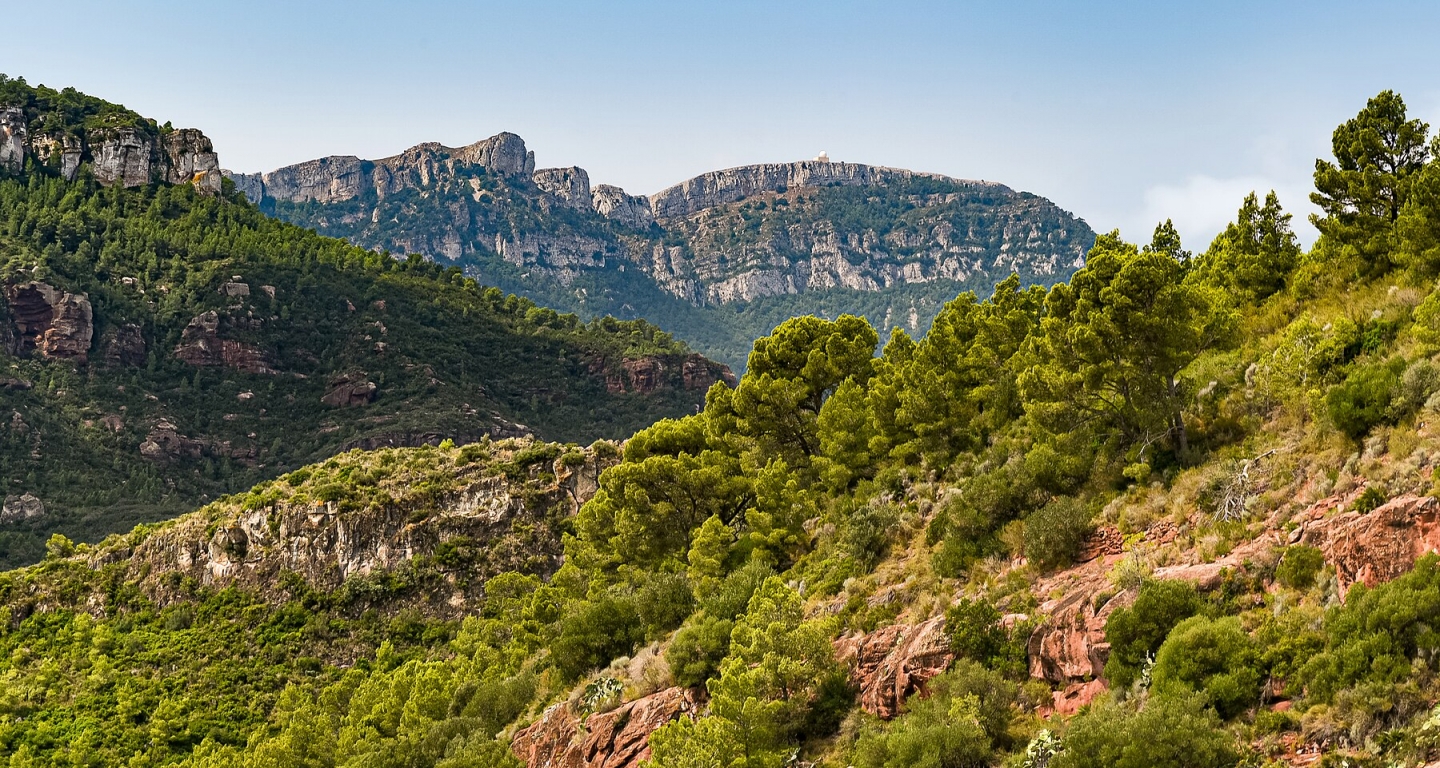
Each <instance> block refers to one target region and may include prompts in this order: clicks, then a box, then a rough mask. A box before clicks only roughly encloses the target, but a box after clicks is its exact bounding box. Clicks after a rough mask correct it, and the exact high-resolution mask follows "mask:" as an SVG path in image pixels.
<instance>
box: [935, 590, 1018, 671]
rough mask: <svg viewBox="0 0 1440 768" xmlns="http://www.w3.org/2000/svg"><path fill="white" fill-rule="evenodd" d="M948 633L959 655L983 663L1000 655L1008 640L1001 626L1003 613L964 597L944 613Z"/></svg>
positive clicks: (979, 601) (953, 648)
mask: <svg viewBox="0 0 1440 768" xmlns="http://www.w3.org/2000/svg"><path fill="white" fill-rule="evenodd" d="M945 632H946V634H948V635H950V648H951V649H952V650H954V651H955V655H956V656H958V657H960V658H962V659H973V660H975V661H979V662H982V663H983V662H986V661H989V660H990V659H992V658H994V657H995V656H997V655H999V654H1000V653H1001V652H1002V651H1003V649H1004V647H1005V642H1006V641H1007V640H1008V639H1009V637H1008V636H1007V635H1006V634H1005V630H1004V628H1003V627H1001V626H1000V611H999V610H998V609H997V608H996V607H995V606H993V605H991V604H990V603H987V602H985V601H984V600H968V599H965V598H961V600H960V602H958V603H956V604H955V606H954V607H952V608H951V609H950V610H948V611H946V612H945Z"/></svg>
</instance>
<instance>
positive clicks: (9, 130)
mask: <svg viewBox="0 0 1440 768" xmlns="http://www.w3.org/2000/svg"><path fill="white" fill-rule="evenodd" d="M26 136H27V131H26V125H25V111H24V110H22V109H20V108H19V107H0V168H3V169H6V170H9V171H16V172H19V171H23V170H25V139H26Z"/></svg>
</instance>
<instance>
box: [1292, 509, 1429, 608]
mask: <svg viewBox="0 0 1440 768" xmlns="http://www.w3.org/2000/svg"><path fill="white" fill-rule="evenodd" d="M1326 511H1327V510H1326V509H1323V508H1322V509H1315V510H1313V511H1309V512H1307V513H1305V516H1304V517H1303V518H1302V519H1301V521H1300V527H1299V528H1297V529H1296V531H1295V532H1294V533H1293V534H1292V535H1291V539H1292V540H1293V541H1297V542H1299V543H1302V544H1308V545H1311V546H1314V547H1319V548H1320V549H1321V551H1323V552H1324V553H1325V560H1326V562H1328V563H1330V564H1332V565H1334V566H1335V575H1336V577H1337V581H1338V582H1339V587H1340V594H1341V595H1342V596H1343V595H1344V594H1345V593H1346V592H1347V591H1348V590H1349V589H1350V586H1351V585H1352V584H1355V583H1356V582H1359V583H1361V584H1365V585H1366V586H1371V587H1373V586H1375V585H1376V584H1381V583H1383V582H1386V581H1390V580H1391V579H1394V578H1396V577H1397V576H1401V575H1403V574H1405V573H1406V572H1408V571H1409V570H1410V569H1411V568H1413V567H1415V561H1416V560H1417V559H1418V558H1419V557H1420V556H1421V555H1424V554H1427V553H1430V552H1440V501H1437V500H1436V499H1434V498H1432V497H1429V496H1412V495H1408V494H1407V495H1405V496H1397V497H1396V498H1393V499H1391V500H1390V501H1388V502H1386V503H1385V504H1383V505H1381V506H1380V507H1378V508H1376V509H1375V510H1373V511H1371V512H1366V513H1361V512H1356V511H1353V510H1352V511H1350V512H1343V513H1341V514H1338V515H1335V516H1333V517H1328V518H1327V517H1324V515H1325V513H1326Z"/></svg>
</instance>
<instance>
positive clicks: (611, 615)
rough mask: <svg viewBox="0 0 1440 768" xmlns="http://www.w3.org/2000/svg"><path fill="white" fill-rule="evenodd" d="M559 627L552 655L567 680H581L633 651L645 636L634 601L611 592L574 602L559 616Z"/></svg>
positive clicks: (553, 642)
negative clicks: (590, 599)
mask: <svg viewBox="0 0 1440 768" xmlns="http://www.w3.org/2000/svg"><path fill="white" fill-rule="evenodd" d="M559 630H560V631H559V633H558V635H557V636H556V637H555V639H554V640H553V641H552V642H551V643H550V658H551V659H552V660H553V661H554V663H555V668H556V669H557V670H559V672H560V674H561V675H562V676H563V677H564V678H565V679H566V680H578V679H579V678H580V677H582V676H583V675H584V674H585V673H586V672H589V671H590V670H592V669H597V668H599V667H601V666H604V665H605V664H607V663H608V662H609V661H610V660H611V659H613V658H615V657H617V656H623V655H625V654H628V653H630V652H631V651H632V650H634V649H635V644H636V643H638V642H640V639H641V638H642V637H643V636H644V631H643V628H642V627H641V623H640V616H639V613H638V612H637V611H636V610H635V606H634V604H633V603H632V602H631V601H630V600H626V599H617V598H613V597H609V596H606V597H602V598H600V599H599V600H594V601H589V600H586V601H581V602H579V603H577V604H576V605H574V606H572V607H571V609H570V610H569V611H568V612H567V613H566V615H565V616H564V617H563V618H562V619H560V625H559Z"/></svg>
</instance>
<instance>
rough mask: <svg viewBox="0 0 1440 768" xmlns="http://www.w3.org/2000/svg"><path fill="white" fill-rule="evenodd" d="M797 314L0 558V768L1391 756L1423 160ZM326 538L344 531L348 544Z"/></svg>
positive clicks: (1430, 572)
mask: <svg viewBox="0 0 1440 768" xmlns="http://www.w3.org/2000/svg"><path fill="white" fill-rule="evenodd" d="M1428 133H1429V129H1428V126H1426V125H1424V124H1423V123H1421V122H1419V121H1416V120H1411V119H1409V118H1408V117H1407V115H1406V111H1405V107H1404V103H1403V101H1401V99H1400V98H1399V97H1398V96H1397V95H1395V94H1393V93H1390V92H1385V93H1382V94H1380V95H1379V96H1377V97H1376V98H1375V99H1372V100H1371V101H1370V102H1369V104H1368V105H1367V106H1366V107H1365V109H1364V110H1362V111H1361V112H1360V113H1359V114H1358V115H1357V116H1356V117H1355V118H1354V119H1353V120H1350V121H1347V122H1346V123H1345V124H1344V125H1342V126H1340V127H1339V128H1338V129H1336V131H1335V133H1334V143H1333V147H1334V157H1333V159H1328V160H1322V161H1320V162H1319V163H1317V169H1316V175H1315V182H1316V190H1315V193H1314V198H1313V199H1314V200H1315V202H1316V203H1317V205H1319V206H1320V208H1321V209H1322V211H1324V214H1323V215H1322V216H1318V217H1317V218H1316V222H1315V223H1316V225H1317V227H1318V228H1319V230H1320V232H1321V235H1320V239H1319V240H1318V242H1317V243H1316V245H1315V246H1314V247H1313V248H1312V249H1310V250H1309V251H1304V250H1302V249H1301V248H1300V247H1299V245H1298V244H1297V242H1296V240H1295V238H1294V235H1293V234H1292V232H1291V229H1290V218H1289V215H1288V214H1286V213H1285V212H1284V210H1283V209H1282V208H1281V206H1280V202H1279V201H1278V200H1277V199H1276V198H1275V197H1274V196H1273V195H1253V196H1251V197H1249V198H1247V199H1246V200H1244V201H1243V202H1242V203H1241V205H1240V208H1239V212H1238V215H1237V217H1236V220H1235V221H1234V222H1233V223H1232V224H1231V225H1230V226H1229V227H1227V229H1226V230H1225V231H1224V232H1223V233H1222V234H1220V235H1219V236H1218V237H1217V238H1216V239H1215V240H1214V242H1212V243H1211V244H1209V246H1208V247H1206V248H1205V249H1204V250H1203V251H1201V252H1199V253H1191V252H1188V251H1186V250H1185V249H1184V248H1182V244H1181V243H1180V241H1179V238H1178V237H1177V236H1176V235H1175V231H1174V229H1173V227H1171V226H1169V225H1168V224H1162V225H1160V226H1159V227H1157V229H1156V230H1155V232H1154V233H1153V237H1152V238H1151V239H1150V242H1148V243H1145V244H1143V245H1138V244H1134V243H1130V242H1127V241H1126V240H1125V239H1123V238H1122V237H1121V236H1120V234H1119V233H1111V234H1108V235H1103V236H1101V237H1100V238H1099V239H1098V240H1097V242H1096V244H1095V247H1094V248H1092V249H1091V251H1090V252H1089V255H1088V257H1087V260H1086V266H1085V267H1084V268H1083V269H1081V270H1079V271H1078V272H1077V273H1076V274H1075V276H1074V277H1073V278H1072V279H1071V280H1070V281H1069V282H1068V283H1066V284H1061V285H1057V286H1055V287H1053V288H1050V289H1048V290H1046V289H1043V288H1039V287H1029V288H1026V287H1022V286H1021V284H1020V281H1019V280H1018V279H1015V278H1011V279H1009V280H1006V281H1004V282H1003V283H1001V284H1000V285H999V286H998V287H997V288H996V290H995V291H994V293H993V295H992V296H991V297H990V298H988V299H985V300H980V299H979V298H977V297H975V296H973V295H969V294H966V295H962V296H959V297H957V298H956V299H954V300H953V301H951V302H949V303H948V304H947V305H946V307H945V308H944V310H943V311H942V312H941V313H940V315H939V316H938V317H937V319H936V321H935V324H934V326H933V328H932V329H931V331H930V333H929V334H927V335H926V336H925V337H924V338H923V339H919V340H916V339H912V338H911V337H910V336H909V335H908V334H906V333H905V332H903V331H896V332H894V333H892V334H891V336H890V338H889V339H888V341H887V342H886V343H885V344H884V346H883V348H882V349H880V350H879V354H878V355H877V354H876V352H877V347H879V346H880V334H879V333H878V332H877V331H876V329H875V328H873V327H872V326H871V325H870V324H869V323H867V322H866V321H864V320H862V319H860V318H856V317H852V316H844V317H840V318H838V319H836V320H825V319H820V318H814V317H801V318H795V319H792V320H789V321H787V322H785V323H783V324H782V325H780V326H779V327H778V328H776V329H775V330H774V332H773V333H771V334H770V335H768V336H767V337H765V338H762V339H760V340H759V341H757V342H756V344H755V346H754V349H753V350H752V352H751V354H750V358H749V365H748V368H747V371H746V374H745V376H744V378H743V379H742V380H741V381H740V383H739V385H738V387H736V388H734V389H731V388H729V387H726V386H723V385H715V386H713V387H711V388H710V390H709V392H708V396H707V400H706V404H705V406H704V408H703V410H702V411H701V412H699V413H696V414H692V415H688V416H684V417H682V418H676V419H667V420H662V421H659V422H657V423H656V424H654V425H653V426H651V427H649V428H647V429H645V430H642V431H641V432H639V433H637V434H636V435H635V436H634V437H632V438H631V439H629V440H628V441H626V442H625V443H624V444H623V446H616V445H614V444H610V443H604V442H602V443H596V444H593V445H591V446H589V447H588V448H581V447H579V446H576V445H559V444H545V443H538V442H534V441H530V440H515V439H502V440H491V439H485V440H480V441H477V442H476V443H475V444H472V445H468V446H464V447H460V446H456V445H455V444H453V443H448V442H447V443H443V444H441V445H439V446H425V447H419V448H403V449H384V450H379V451H371V452H365V451H356V452H352V453H348V454H345V455H343V456H339V457H336V458H334V459H331V460H329V461H326V462H324V463H322V464H318V465H314V466H309V467H305V468H302V469H298V470H295V471H292V472H290V473H288V474H287V475H285V476H283V477H280V478H278V479H276V480H273V481H270V482H267V483H263V484H261V485H258V486H257V487H255V488H253V489H252V490H250V491H249V492H246V493H243V494H234V495H231V496H228V497H226V498H223V499H220V500H218V501H216V502H214V503H213V504H211V505H208V506H206V507H204V508H202V509H200V510H199V511H197V512H195V513H193V514H191V515H187V516H184V517H182V518H180V519H178V520H175V521H172V522H169V523H166V524H162V525H159V526H142V527H140V528H137V529H136V530H135V531H133V532H131V533H130V534H128V535H116V536H113V537H111V538H110V539H108V540H106V541H104V542H101V543H99V544H97V545H82V546H76V545H74V544H73V543H72V542H70V541H68V540H66V539H64V538H63V537H58V536H57V537H54V538H52V539H51V540H50V542H49V545H48V548H47V550H48V553H47V557H46V559H45V561H44V562H43V563H41V564H40V565H38V566H35V567H32V568H28V569H24V570H20V571H15V572H11V573H9V574H6V575H5V576H4V578H3V580H0V597H3V600H4V602H5V604H6V607H7V609H8V611H9V622H8V624H7V625H6V626H7V629H6V631H5V632H4V634H3V635H0V649H3V652H0V681H3V689H0V750H3V751H4V754H7V755H9V756H10V757H11V760H12V763H13V764H17V765H74V764H86V762H87V761H89V762H90V763H92V764H115V763H119V762H125V763H126V764H129V765H134V766H145V765H170V764H174V765H193V766H231V765H240V766H290V765H316V766H361V765H364V766H397V768H398V767H399V766H407V767H410V766H432V765H433V766H444V767H445V768H459V767H460V766H487V767H488V766H512V767H513V766H518V765H521V764H524V765H527V766H528V768H541V767H542V766H556V765H564V766H586V767H587V768H589V767H591V766H635V765H645V766H647V768H648V767H650V766H653V768H682V767H683V768H698V767H701V766H715V767H716V768H731V767H733V766H744V767H745V768H760V767H761V766H766V767H770V766H774V767H775V768H779V767H780V766H786V765H799V764H811V765H824V766H836V767H837V768H839V767H840V766H857V767H859V768H901V767H902V766H915V765H922V766H925V765H928V766H988V765H1013V766H1025V767H1026V768H1040V767H1042V766H1050V767H1052V768H1113V767H1114V766H1122V767H1123V768H1132V767H1133V768H1141V767H1142V766H1181V767H1185V768H1189V767H1192V766H1193V767H1195V768H1220V767H1229V766H1239V765H1247V766H1248V765H1257V766H1258V765H1295V766H1302V765H1317V764H1318V765H1377V766H1379V765H1425V764H1428V763H1430V762H1431V761H1433V760H1434V759H1436V758H1437V757H1440V740H1437V737H1436V734H1437V733H1440V730H1437V729H1440V710H1436V709H1435V706H1436V702H1437V699H1440V682H1437V678H1436V675H1435V671H1434V664H1435V659H1436V658H1437V656H1436V652H1437V650H1440V648H1437V643H1440V638H1437V635H1436V633H1435V631H1434V627H1436V626H1440V558H1437V555H1436V552H1437V551H1440V511H1437V507H1440V502H1437V500H1436V499H1435V497H1434V496H1433V494H1434V493H1435V492H1436V490H1437V489H1436V467H1437V461H1440V421H1437V420H1436V418H1435V414H1436V411H1437V409H1440V396H1437V393H1440V363H1437V360H1436V358H1437V355H1440V291H1436V290H1435V281H1436V278H1437V276H1440V159H1436V156H1435V155H1436V149H1437V147H1436V146H1435V144H1434V143H1433V142H1430V140H1429V136H1428ZM342 532H343V535H342Z"/></svg>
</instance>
